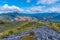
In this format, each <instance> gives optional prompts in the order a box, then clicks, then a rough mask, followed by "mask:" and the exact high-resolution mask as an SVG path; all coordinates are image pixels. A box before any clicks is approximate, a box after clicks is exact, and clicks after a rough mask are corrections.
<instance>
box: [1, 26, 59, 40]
mask: <svg viewBox="0 0 60 40" xmlns="http://www.w3.org/2000/svg"><path fill="white" fill-rule="evenodd" d="M33 31H34V32H35V36H36V38H37V39H38V40H60V33H57V32H56V31H54V30H51V29H50V28H48V27H47V26H42V27H41V28H36V29H33ZM28 32H29V31H24V32H22V33H19V34H17V35H10V36H9V37H8V38H4V39H2V40H20V37H21V36H23V35H26V34H27V33H28Z"/></svg>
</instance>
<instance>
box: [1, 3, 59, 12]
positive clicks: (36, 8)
mask: <svg viewBox="0 0 60 40" xmlns="http://www.w3.org/2000/svg"><path fill="white" fill-rule="evenodd" d="M3 12H4V13H7V12H19V13H20V12H21V13H44V12H51V13H52V12H59V13H60V5H56V6H52V7H48V8H47V7H46V6H32V7H29V8H27V9H22V8H19V7H17V6H14V5H13V6H8V5H7V4H5V5H4V6H1V7H0V13H3Z"/></svg>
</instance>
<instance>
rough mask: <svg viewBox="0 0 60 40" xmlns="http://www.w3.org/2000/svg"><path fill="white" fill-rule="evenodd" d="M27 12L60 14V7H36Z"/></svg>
mask: <svg viewBox="0 0 60 40" xmlns="http://www.w3.org/2000/svg"><path fill="white" fill-rule="evenodd" d="M26 12H29V13H45V12H48V13H52V12H57V13H58V12H59V13H60V6H52V7H48V8H47V7H46V6H34V7H31V8H29V9H28V10H26Z"/></svg>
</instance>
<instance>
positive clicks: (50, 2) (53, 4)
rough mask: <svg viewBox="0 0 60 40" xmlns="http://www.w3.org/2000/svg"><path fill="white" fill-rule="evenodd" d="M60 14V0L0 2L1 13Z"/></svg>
mask: <svg viewBox="0 0 60 40" xmlns="http://www.w3.org/2000/svg"><path fill="white" fill-rule="evenodd" d="M2 12H22V13H45V12H48V13H52V12H58V13H60V0H0V13H2Z"/></svg>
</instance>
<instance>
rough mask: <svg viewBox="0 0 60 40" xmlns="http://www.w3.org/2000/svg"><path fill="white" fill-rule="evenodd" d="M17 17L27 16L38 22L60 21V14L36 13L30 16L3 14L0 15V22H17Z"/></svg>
mask: <svg viewBox="0 0 60 40" xmlns="http://www.w3.org/2000/svg"><path fill="white" fill-rule="evenodd" d="M17 16H19V17H20V16H26V17H31V18H33V19H34V18H36V19H37V20H38V21H50V22H51V21H53V22H56V21H57V22H59V20H60V13H35V14H32V13H31V14H29V13H18V12H13V13H2V14H0V20H9V21H16V20H15V18H17Z"/></svg>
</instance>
